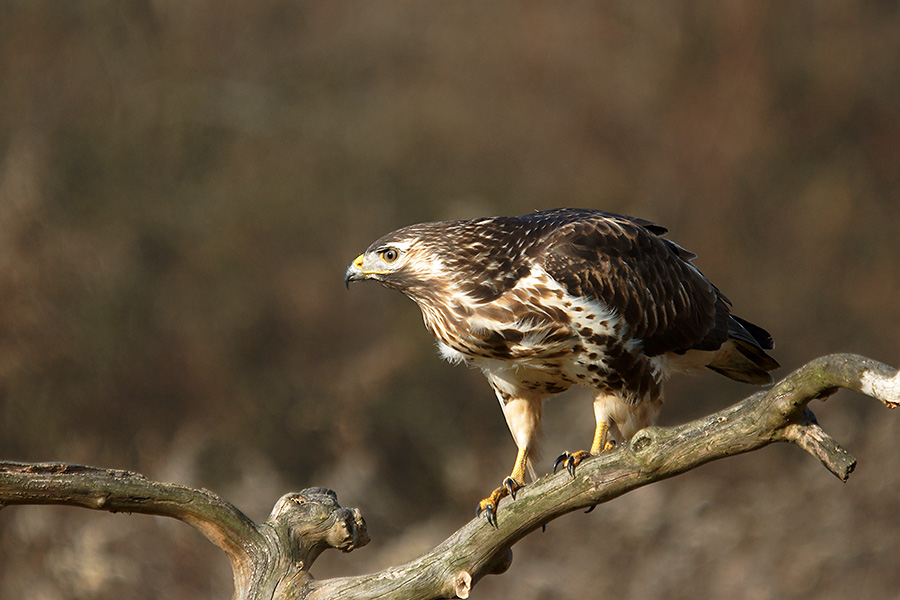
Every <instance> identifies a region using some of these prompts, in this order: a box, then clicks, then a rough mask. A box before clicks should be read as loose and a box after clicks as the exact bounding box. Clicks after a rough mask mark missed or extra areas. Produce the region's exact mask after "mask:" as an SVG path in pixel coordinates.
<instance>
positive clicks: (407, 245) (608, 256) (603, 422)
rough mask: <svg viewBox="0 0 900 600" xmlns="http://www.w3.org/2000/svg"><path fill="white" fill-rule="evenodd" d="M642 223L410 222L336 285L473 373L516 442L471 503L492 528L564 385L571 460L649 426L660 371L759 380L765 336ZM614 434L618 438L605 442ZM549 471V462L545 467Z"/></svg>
mask: <svg viewBox="0 0 900 600" xmlns="http://www.w3.org/2000/svg"><path fill="white" fill-rule="evenodd" d="M665 233H666V229H665V228H663V227H660V226H659V225H656V224H654V223H652V222H650V221H646V220H644V219H639V218H635V217H628V216H624V215H617V214H613V213H608V212H602V211H598V210H588V209H571V208H563V209H554V210H545V211H540V212H534V213H531V214H527V215H522V216H518V217H487V218H479V219H472V220H465V221H441V222H434V223H421V224H417V225H410V226H408V227H404V228H402V229H398V230H397V231H394V232H393V233H389V234H387V235H385V236H384V237H382V238H381V239H379V240H377V241H376V242H375V243H373V244H372V245H371V246H369V248H368V249H367V250H366V251H365V252H364V253H363V254H360V255H359V256H358V257H357V258H356V260H354V261H353V262H352V263H351V264H350V266H349V267H348V268H347V271H346V274H345V283H346V284H347V285H348V286H349V284H350V282H351V281H357V280H363V279H373V280H375V281H378V282H381V283H382V284H384V285H385V286H387V287H390V288H393V289H396V290H399V291H401V292H403V293H404V294H406V295H407V296H409V297H410V298H411V299H413V300H414V301H415V302H416V303H417V304H418V305H419V308H420V309H421V310H422V316H423V318H424V320H425V326H426V327H427V328H428V330H429V331H431V333H432V334H434V336H435V337H436V338H437V341H438V348H439V350H440V354H441V355H443V357H444V358H446V359H448V360H450V361H451V362H465V363H468V364H471V365H475V366H477V367H479V368H480V369H481V371H482V372H483V373H484V375H485V377H486V378H487V380H488V382H489V383H490V385H491V387H492V388H493V390H494V392H495V393H496V395H497V398H498V399H499V401H500V405H501V407H502V409H503V415H504V416H505V417H506V422H507V425H508V426H509V430H510V432H511V433H512V436H513V438H514V439H515V442H516V445H517V446H518V455H517V456H516V462H515V466H514V467H513V470H512V472H511V473H510V475H509V476H508V477H506V478H505V479H504V480H503V482H502V483H501V485H500V487H498V488H497V489H496V490H494V491H493V493H491V494H490V495H489V496H488V497H487V498H485V499H484V500H482V501H481V502H480V503H479V505H478V510H477V512H478V513H479V514H480V513H482V512H485V513H486V514H487V518H488V521H491V522H493V523H496V516H497V507H498V503H499V501H500V499H501V498H503V497H504V496H506V495H511V496H512V497H513V499H514V498H515V494H516V492H517V491H518V490H519V489H520V488H521V487H522V486H523V485H524V484H525V472H526V469H529V470H530V475H531V477H532V479H533V478H534V471H533V469H531V465H530V464H529V462H528V461H529V457H532V456H533V455H534V453H535V451H536V442H537V437H538V434H539V429H540V424H541V411H542V407H543V406H542V405H543V400H544V399H545V398H547V397H548V396H550V395H552V394H557V393H559V392H562V391H565V390H566V389H568V388H569V387H571V386H573V385H580V386H584V387H586V388H589V389H590V390H591V391H592V392H593V396H594V417H595V419H596V428H595V433H594V439H593V442H592V444H591V447H590V450H589V451H584V450H581V451H577V452H573V453H571V454H570V453H568V452H567V453H564V454H563V455H562V456H561V457H560V459H559V460H558V461H557V464H560V463H561V464H562V465H563V466H565V467H566V468H567V469H568V470H569V471H570V472H571V473H573V474H574V469H575V467H576V466H577V465H578V464H579V463H580V462H581V461H583V460H584V459H585V458H587V457H589V456H591V455H596V454H599V453H600V452H602V451H604V450H607V449H609V448H610V447H612V443H613V437H618V438H619V439H621V440H625V439H629V438H630V437H631V436H632V435H633V434H634V433H636V432H637V431H638V430H640V429H642V428H644V427H646V426H648V425H651V424H652V423H653V422H654V421H655V419H656V416H657V415H658V414H659V411H660V408H661V407H662V396H661V394H660V387H661V385H662V383H663V382H664V381H665V380H666V379H667V378H668V377H669V376H670V375H672V374H673V373H677V372H686V371H696V370H704V369H707V368H708V369H711V370H713V371H715V372H717V373H720V374H722V375H725V376H726V377H730V378H731V379H735V380H738V381H744V382H748V383H753V384H759V385H763V384H767V383H770V382H771V381H772V377H771V375H769V373H768V372H769V371H771V370H773V369H776V368H777V367H778V366H779V365H778V363H777V362H776V361H775V360H774V359H773V358H772V357H770V356H769V355H768V354H766V352H765V351H766V350H769V349H771V348H772V347H773V343H772V338H771V337H770V335H769V334H768V333H767V332H766V331H765V330H764V329H762V328H761V327H759V326H757V325H754V324H752V323H750V322H748V321H745V320H743V319H741V318H739V317H737V316H735V315H733V314H731V303H730V302H729V300H728V299H727V298H726V297H725V296H724V295H723V294H722V293H721V292H720V291H719V290H718V288H716V286H714V285H713V284H712V283H710V282H709V280H707V279H706V277H704V276H703V274H702V273H701V272H700V271H699V270H698V269H697V267H695V266H694V265H693V263H692V260H693V259H694V258H695V255H694V254H693V253H691V252H688V251H687V250H685V249H684V248H682V247H681V246H679V245H678V244H676V243H674V242H672V241H671V240H669V239H667V238H665V237H663V235H664V234H665ZM616 434H618V435H616ZM556 466H557V465H554V469H555V467H556Z"/></svg>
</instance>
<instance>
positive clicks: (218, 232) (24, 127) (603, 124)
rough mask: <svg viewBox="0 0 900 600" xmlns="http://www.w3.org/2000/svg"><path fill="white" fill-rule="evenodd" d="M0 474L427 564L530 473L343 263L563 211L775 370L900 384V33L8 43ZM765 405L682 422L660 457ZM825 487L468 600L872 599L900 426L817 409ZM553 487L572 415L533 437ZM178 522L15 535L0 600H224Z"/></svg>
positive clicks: (393, 10)
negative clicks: (723, 322)
mask: <svg viewBox="0 0 900 600" xmlns="http://www.w3.org/2000/svg"><path fill="white" fill-rule="evenodd" d="M0 107H2V110H0V458H3V459H7V460H19V461H66V462H74V463H86V464H91V465H97V466H102V467H114V468H121V469H131V470H135V471H138V472H140V473H143V474H144V475H146V476H148V477H150V478H153V479H159V480H163V481H172V482H177V483H181V484H185V485H190V486H195V487H206V488H209V489H211V490H213V491H215V492H217V493H218V494H220V495H222V496H224V497H225V498H227V499H229V500H230V501H232V502H234V503H235V504H236V505H237V506H239V507H240V508H241V509H242V510H244V511H245V512H246V513H247V514H248V515H249V516H250V517H251V518H253V519H255V520H263V519H265V517H266V515H267V514H268V512H269V510H270V509H271V507H272V505H273V504H274V503H275V501H276V499H277V498H278V497H279V496H280V495H282V494H283V493H286V492H288V491H291V490H298V489H302V488H305V487H310V486H328V487H331V488H333V489H334V490H336V491H337V493H338V496H339V499H340V501H341V503H342V504H343V505H345V506H358V507H360V508H361V509H362V511H363V513H364V515H365V517H366V519H367V521H368V524H369V529H370V534H371V536H372V538H373V541H372V543H371V544H370V545H369V546H367V547H366V548H363V549H360V550H358V551H356V552H354V553H353V554H351V555H340V554H339V553H336V552H331V553H326V554H325V555H323V556H322V557H321V558H320V559H319V561H318V562H317V563H316V565H315V566H314V568H313V573H314V574H315V575H316V576H317V577H331V576H337V575H345V574H355V573H366V572H371V571H374V570H377V569H381V568H384V567H386V566H388V565H391V564H397V563H400V562H405V561H407V560H410V559H412V558H414V557H415V556H417V555H418V554H420V553H421V552H424V551H426V550H427V549H429V548H431V547H432V546H434V545H435V544H437V543H438V542H440V541H441V540H443V539H444V538H445V537H447V536H448V535H449V534H450V533H451V532H453V531H454V530H455V529H457V528H458V527H459V526H461V525H462V524H463V523H464V522H466V521H467V520H468V519H470V518H471V517H472V515H473V510H474V507H475V505H476V503H477V501H478V500H479V499H480V498H482V497H483V496H484V495H485V494H486V493H487V492H488V491H490V490H491V489H493V488H494V487H495V486H496V485H497V484H498V483H499V482H500V480H501V478H502V477H504V476H505V475H506V474H507V473H508V470H509V467H510V465H511V464H512V462H513V458H514V456H515V446H514V444H513V442H512V439H511V438H510V436H509V434H508V431H507V428H506V424H505V422H504V420H503V417H502V415H501V412H500V410H499V407H498V406H497V402H496V400H495V398H494V397H493V394H492V392H491V391H490V389H489V387H488V386H487V383H486V382H485V381H484V379H483V377H482V376H481V375H480V373H478V372H476V371H473V370H470V369H466V368H465V367H462V366H451V365H449V364H447V363H444V362H442V361H441V360H440V359H439V358H438V356H437V354H436V353H435V352H434V343H433V340H432V338H431V336H430V335H429V334H428V333H427V332H426V331H425V329H424V328H423V326H422V323H421V317H420V314H419V311H418V309H417V308H416V307H415V306H414V305H413V304H412V303H411V302H410V301H409V300H407V299H406V298H404V297H403V296H402V295H400V294H397V293H396V292H391V291H388V290H385V289H382V288H380V287H379V286H377V285H374V284H370V285H369V284H367V285H357V286H354V287H353V288H352V289H351V290H350V291H349V292H348V291H347V290H345V289H344V286H343V281H342V277H343V273H344V269H345V268H346V266H347V264H348V263H349V262H350V261H351V260H352V259H353V258H354V257H355V256H356V255H357V254H359V253H360V252H361V251H363V250H364V249H365V248H366V247H367V246H368V245H369V243H371V242H372V241H373V240H375V239H376V238H378V237H380V236H381V235H382V234H384V233H386V232H388V231H391V230H393V229H396V228H398V227H401V226H403V225H407V224H410V223H413V222H418V221H431V220H441V219H456V218H469V217H475V216H485V215H496V214H521V213H525V212H529V211H532V210H535V209H542V208H550V207H558V206H579V207H592V208H602V209H606V210H611V211H616V212H622V213H627V214H633V215H638V216H641V217H644V218H648V219H651V220H654V221H656V222H658V223H660V224H662V225H665V226H666V227H668V228H669V230H670V237H671V238H672V239H674V240H676V241H678V242H679V243H681V244H682V245H684V246H685V247H687V248H689V249H690V250H692V251H694V252H696V253H697V254H699V256H700V258H699V259H698V262H697V264H698V266H699V267H700V268H701V269H702V270H703V271H704V272H705V274H706V275H707V276H709V277H710V278H711V279H712V280H713V281H715V282H716V283H717V285H718V286H719V287H720V288H721V289H722V290H723V291H724V292H725V293H726V294H727V295H728V296H729V297H730V298H731V299H732V301H733V302H734V306H735V312H736V313H737V314H739V315H741V316H743V317H745V318H747V319H749V320H751V321H753V322H756V323H759V324H760V325H763V326H764V327H766V328H767V329H769V330H770V331H771V332H772V334H773V335H774V337H775V339H776V342H777V344H778V347H777V349H776V351H775V353H774V354H775V356H776V357H777V358H778V360H779V361H780V362H781V363H782V365H783V366H784V368H783V369H782V370H781V371H780V372H779V373H776V375H785V374H787V373H788V372H789V371H790V370H791V369H793V368H795V367H797V366H799V365H801V364H803V363H804V362H806V361H807V360H809V359H812V358H814V357H816V356H819V355H822V354H827V353H831V352H858V353H862V354H864V355H867V356H869V357H872V358H875V359H878V360H881V361H885V362H888V363H890V364H893V365H898V364H900V302H898V296H900V241H898V239H900V220H898V219H900V6H898V5H897V3H894V2H864V1H861V0H859V1H856V0H847V1H845V2H826V1H822V2H804V3H780V2H724V3H718V2H697V3H680V2H649V1H642V0H641V1H637V2H633V1H627V2H609V3H587V2H575V3H535V2H502V1H501V2H489V3H484V2H453V3H437V2H434V3H421V2H413V1H398V2H389V3H387V2H385V3H347V2H342V1H330V2H302V1H292V2H268V1H264V2H255V3H249V2H235V1H218V2H212V1H209V0H207V1H205V2H204V1H190V2H180V1H172V0H155V1H152V0H123V1H119V2H78V3H75V2H65V3H60V2H50V1H28V2H25V1H12V2H5V3H3V4H2V6H0ZM752 391H753V389H752V388H750V387H748V386H744V385H742V384H738V383H734V382H731V381H728V380H726V379H724V378H721V377H715V376H709V377H707V376H702V377H695V378H680V379H677V380H675V381H673V382H672V384H671V385H670V386H669V387H668V392H667V395H668V404H667V409H666V410H665V411H664V416H663V421H664V423H677V422H683V421H685V420H687V419H691V418H695V417H698V416H701V415H703V414H705V413H708V412H710V411H713V410H717V409H719V408H722V407H724V406H727V405H728V404H731V403H733V402H735V401H737V400H739V399H741V398H743V397H745V396H746V395H748V394H749V393H751V392H752ZM813 409H814V410H815V411H816V413H817V415H818V417H819V420H820V422H821V423H822V425H823V426H824V427H825V429H826V430H827V431H829V432H830V433H831V434H832V435H834V436H835V437H836V438H837V439H838V440H839V441H840V442H841V443H842V444H844V445H845V447H846V448H847V449H848V450H849V451H850V452H852V453H853V454H854V455H855V456H856V457H857V458H858V459H859V461H860V462H859V467H858V468H857V471H856V473H855V474H854V475H853V476H852V477H851V479H850V481H849V482H848V483H846V484H842V483H840V482H839V481H838V480H836V479H835V478H834V477H832V476H831V475H830V474H829V473H828V472H826V471H825V470H824V469H823V468H822V467H821V466H820V465H819V464H818V462H816V461H815V460H814V459H812V458H810V457H808V456H807V455H805V454H803V453H802V452H801V451H800V450H799V449H796V448H789V447H782V446H778V447H769V448H766V449H763V450H762V451H759V452H755V453H752V454H749V455H745V456H741V457H736V458H732V459H728V460H726V461H723V462H719V463H714V464H711V465H707V466H705V467H703V468H701V469H698V470H696V471H693V472H690V473H688V474H686V475H684V476H681V477H678V478H676V479H674V480H669V481H665V482H662V483H659V484H656V485H652V486H649V487H647V488H644V489H641V490H638V491H636V492H633V493H631V494H628V495H626V496H624V497H622V498H619V499H617V500H615V501H613V502H611V503H609V504H606V505H604V506H601V507H598V509H597V510H595V511H594V512H592V513H591V514H590V515H583V514H580V513H576V514H572V515H568V516H567V517H564V518H562V519H560V520H558V521H555V522H554V523H552V524H551V525H550V526H549V527H548V529H547V531H546V532H545V533H543V534H541V533H535V534H533V535H531V536H529V537H528V538H526V539H525V540H523V541H522V542H521V543H519V544H518V545H516V547H515V550H514V552H515V558H514V561H513V564H512V567H511V568H510V570H509V571H508V572H507V573H506V574H504V575H502V576H499V577H487V578H485V579H484V580H482V581H481V582H480V583H479V584H478V586H477V587H476V588H475V590H474V594H473V597H475V598H508V597H516V598H521V599H523V600H557V599H559V600H569V599H580V598H608V597H614V598H621V599H626V598H629V599H631V598H663V597H664V598H673V599H678V598H721V597H729V598H751V599H756V598H760V599H762V598H847V597H861V598H887V597H895V595H896V593H897V592H896V590H897V589H900V569H898V568H897V567H898V562H897V560H898V559H897V557H898V556H900V537H898V536H897V535H895V531H896V526H897V522H898V521H897V513H898V511H900V415H897V414H891V413H888V411H886V410H885V409H884V408H883V407H881V406H880V405H878V404H877V403H875V402H874V401H871V400H868V399H865V398H863V397H862V396H857V395H854V394H851V393H848V392H842V393H840V394H838V395H837V396H836V397H834V398H833V399H832V400H831V401H829V402H828V403H827V404H825V405H820V404H816V405H814V406H813ZM545 414H546V427H545V431H546V437H545V444H544V452H545V456H544V459H543V460H542V462H540V463H538V472H539V473H543V472H546V471H547V470H549V468H550V465H551V464H552V460H553V458H555V457H556V456H557V455H558V454H559V453H560V452H561V451H563V450H572V449H576V448H582V447H586V446H587V445H588V444H589V441H590V436H591V431H592V423H593V418H592V416H591V415H592V413H591V407H590V399H589V397H588V396H587V395H586V394H585V393H583V392H577V391H574V392H570V393H567V394H565V395H563V396H561V397H558V398H555V399H553V400H551V404H550V405H549V406H548V407H547V411H546V413H545ZM231 592H232V585H231V573H230V569H229V567H228V563H227V561H226V559H225V557H224V555H222V554H221V553H219V551H218V550H217V549H215V548H214V547H213V546H212V545H210V544H209V543H207V542H206V541H205V540H204V539H203V538H202V537H201V536H200V534H198V533H196V532H195V531H193V530H192V529H191V528H189V527H187V526H186V525H183V524H181V523H178V522H174V521H170V520H166V519H162V518H152V517H146V516H126V515H110V514H105V513H104V514H99V513H93V512H91V511H87V510H83V509H75V508H62V507H56V508H54V507H12V508H7V509H6V510H3V511H0V598H4V599H13V598H29V599H34V600H51V599H52V600H57V599H60V600H62V599H91V600H100V599H107V598H108V599H112V598H122V597H128V598H134V599H139V600H140V599H150V598H159V597H166V598H172V599H173V600H180V599H198V598H211V599H212V598H228V597H230V595H231Z"/></svg>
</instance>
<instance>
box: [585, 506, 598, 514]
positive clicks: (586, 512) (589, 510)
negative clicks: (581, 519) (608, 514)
mask: <svg viewBox="0 0 900 600" xmlns="http://www.w3.org/2000/svg"><path fill="white" fill-rule="evenodd" d="M595 508H597V505H596V504H591V507H590V508H589V509H587V510H586V511H584V514H588V513H589V512H591V511H592V510H594V509H595Z"/></svg>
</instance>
